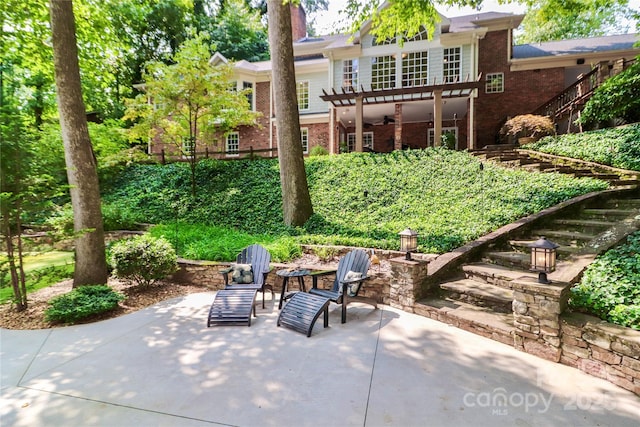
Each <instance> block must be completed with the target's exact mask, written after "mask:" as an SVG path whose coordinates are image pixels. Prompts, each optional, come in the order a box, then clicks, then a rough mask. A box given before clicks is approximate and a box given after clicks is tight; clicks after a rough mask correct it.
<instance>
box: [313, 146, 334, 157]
mask: <svg viewBox="0 0 640 427" xmlns="http://www.w3.org/2000/svg"><path fill="white" fill-rule="evenodd" d="M328 154H329V151H328V150H327V149H326V148H324V147H323V146H322V145H314V146H313V147H311V151H309V156H310V157H313V156H327V155H328Z"/></svg>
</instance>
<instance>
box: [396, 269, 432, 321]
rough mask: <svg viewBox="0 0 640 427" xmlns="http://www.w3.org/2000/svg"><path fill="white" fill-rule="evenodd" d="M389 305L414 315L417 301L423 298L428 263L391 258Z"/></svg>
mask: <svg viewBox="0 0 640 427" xmlns="http://www.w3.org/2000/svg"><path fill="white" fill-rule="evenodd" d="M389 263H390V264H391V281H390V284H389V305H390V306H391V307H395V308H399V309H401V310H403V311H407V312H410V313H413V310H414V308H413V307H414V304H415V302H416V300H418V299H420V298H422V296H423V290H422V283H423V282H424V280H425V279H426V277H427V265H428V264H429V263H428V261H422V260H407V259H405V258H404V257H401V258H391V259H390V260H389Z"/></svg>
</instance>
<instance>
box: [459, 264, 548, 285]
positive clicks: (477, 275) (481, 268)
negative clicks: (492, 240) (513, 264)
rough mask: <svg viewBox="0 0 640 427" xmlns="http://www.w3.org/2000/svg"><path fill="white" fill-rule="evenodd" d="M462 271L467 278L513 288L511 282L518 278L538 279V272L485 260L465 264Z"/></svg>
mask: <svg viewBox="0 0 640 427" xmlns="http://www.w3.org/2000/svg"><path fill="white" fill-rule="evenodd" d="M462 271H463V272H464V275H465V277H466V278H467V279H472V280H476V281H479V282H484V283H488V284H490V285H495V286H500V287H502V288H505V289H511V282H512V281H513V280H517V279H523V278H533V279H536V280H537V279H538V274H537V273H533V272H530V271H525V270H515V269H511V268H508V267H503V266H501V265H495V264H488V263H484V262H478V263H472V264H465V265H463V266H462Z"/></svg>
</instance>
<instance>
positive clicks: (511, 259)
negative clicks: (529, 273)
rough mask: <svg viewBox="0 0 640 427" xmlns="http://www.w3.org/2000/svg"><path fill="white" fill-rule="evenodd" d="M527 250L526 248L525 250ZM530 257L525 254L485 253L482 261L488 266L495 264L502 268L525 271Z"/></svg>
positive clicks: (515, 252)
mask: <svg viewBox="0 0 640 427" xmlns="http://www.w3.org/2000/svg"><path fill="white" fill-rule="evenodd" d="M527 249H528V248H527ZM530 258H531V257H530V255H529V254H528V253H526V252H517V251H510V252H504V251H503V252H496V251H491V252H486V253H485V256H484V257H483V258H482V260H483V261H484V262H486V263H489V264H497V265H501V266H503V267H509V268H518V269H526V268H528V266H529V264H530Z"/></svg>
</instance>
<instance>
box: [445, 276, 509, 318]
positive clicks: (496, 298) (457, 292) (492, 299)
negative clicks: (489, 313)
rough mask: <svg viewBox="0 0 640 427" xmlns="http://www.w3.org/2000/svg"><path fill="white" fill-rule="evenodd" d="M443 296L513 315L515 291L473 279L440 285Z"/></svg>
mask: <svg viewBox="0 0 640 427" xmlns="http://www.w3.org/2000/svg"><path fill="white" fill-rule="evenodd" d="M440 289H441V291H442V292H441V294H443V295H444V296H446V297H447V298H448V299H451V300H456V301H462V302H465V303H470V304H473V305H476V306H479V307H487V308H490V309H492V310H493V311H496V312H499V313H511V312H512V308H511V304H512V302H513V291H512V290H510V289H505V288H501V287H498V286H493V285H489V284H486V283H482V282H478V281H476V280H471V279H460V280H455V281H451V282H445V283H442V284H440Z"/></svg>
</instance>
